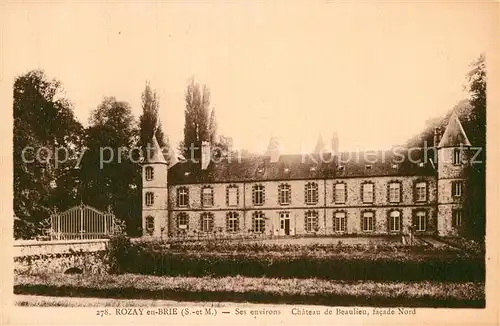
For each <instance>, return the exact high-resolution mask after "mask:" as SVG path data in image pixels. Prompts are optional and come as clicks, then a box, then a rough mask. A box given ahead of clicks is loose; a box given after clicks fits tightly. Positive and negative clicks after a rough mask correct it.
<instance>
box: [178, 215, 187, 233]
mask: <svg viewBox="0 0 500 326" xmlns="http://www.w3.org/2000/svg"><path fill="white" fill-rule="evenodd" d="M177 228H178V229H180V230H188V229H189V216H188V215H187V214H186V213H179V214H178V215H177Z"/></svg>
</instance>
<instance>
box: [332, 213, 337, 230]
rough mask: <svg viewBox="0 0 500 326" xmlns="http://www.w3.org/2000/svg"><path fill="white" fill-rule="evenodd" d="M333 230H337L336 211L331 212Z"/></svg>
mask: <svg viewBox="0 0 500 326" xmlns="http://www.w3.org/2000/svg"><path fill="white" fill-rule="evenodd" d="M332 225H333V232H335V231H336V230H337V214H336V213H333V223H332Z"/></svg>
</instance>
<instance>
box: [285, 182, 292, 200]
mask: <svg viewBox="0 0 500 326" xmlns="http://www.w3.org/2000/svg"><path fill="white" fill-rule="evenodd" d="M286 199H287V203H289V204H291V203H292V187H291V186H288V192H287V194H286Z"/></svg>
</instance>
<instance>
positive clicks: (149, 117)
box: [139, 82, 170, 162]
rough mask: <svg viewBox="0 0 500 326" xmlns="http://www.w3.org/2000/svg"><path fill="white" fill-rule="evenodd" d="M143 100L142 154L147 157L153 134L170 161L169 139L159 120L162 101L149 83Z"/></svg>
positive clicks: (140, 122) (140, 119)
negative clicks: (148, 145)
mask: <svg viewBox="0 0 500 326" xmlns="http://www.w3.org/2000/svg"><path fill="white" fill-rule="evenodd" d="M141 100H142V115H141V116H140V117H139V129H140V140H139V145H140V147H141V149H142V153H143V154H144V155H146V148H147V144H148V143H150V142H151V138H152V135H153V133H154V134H155V136H156V139H158V144H159V145H160V147H162V148H163V154H164V156H165V159H166V160H167V162H168V160H169V155H168V153H169V150H170V146H169V142H168V138H167V137H166V136H165V134H164V133H163V129H162V125H161V122H160V120H159V118H158V110H159V107H160V100H159V97H158V94H157V93H156V91H155V90H153V89H152V88H151V85H150V83H149V82H146V86H145V88H144V91H143V93H142V96H141Z"/></svg>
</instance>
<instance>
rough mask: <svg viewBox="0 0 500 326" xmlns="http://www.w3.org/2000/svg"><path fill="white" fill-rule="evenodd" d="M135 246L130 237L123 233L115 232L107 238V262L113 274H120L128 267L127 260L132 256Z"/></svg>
mask: <svg viewBox="0 0 500 326" xmlns="http://www.w3.org/2000/svg"><path fill="white" fill-rule="evenodd" d="M136 249H137V246H134V245H132V243H131V241H130V238H128V237H127V236H126V235H124V234H116V235H114V236H112V237H111V238H110V239H109V243H108V247H107V252H106V254H107V263H108V265H109V271H110V273H113V274H122V273H124V272H125V271H126V270H127V269H128V267H127V266H128V265H129V261H130V259H131V258H132V257H133V256H134V250H136Z"/></svg>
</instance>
